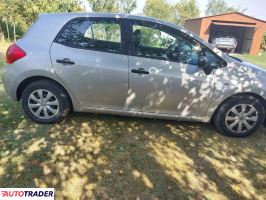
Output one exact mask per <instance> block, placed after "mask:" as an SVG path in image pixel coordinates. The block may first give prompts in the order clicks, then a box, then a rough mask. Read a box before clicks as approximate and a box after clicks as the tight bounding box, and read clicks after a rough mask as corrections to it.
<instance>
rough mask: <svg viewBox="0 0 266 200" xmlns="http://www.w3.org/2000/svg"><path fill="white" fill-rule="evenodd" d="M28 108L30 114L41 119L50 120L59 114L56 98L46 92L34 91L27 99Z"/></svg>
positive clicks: (41, 90)
mask: <svg viewBox="0 0 266 200" xmlns="http://www.w3.org/2000/svg"><path fill="white" fill-rule="evenodd" d="M28 107H29V109H30V111H31V112H32V114H33V115H34V116H36V117H38V118H41V119H50V118H52V117H54V116H55V115H57V113H58V112H59V102H58V99H57V98H56V96H55V95H54V94H53V93H52V92H50V91H48V90H43V89H39V90H35V91H33V92H32V93H31V94H30V96H29V98H28Z"/></svg>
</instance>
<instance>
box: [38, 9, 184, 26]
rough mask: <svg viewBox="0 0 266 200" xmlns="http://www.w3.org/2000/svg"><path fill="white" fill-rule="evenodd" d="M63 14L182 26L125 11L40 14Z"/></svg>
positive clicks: (46, 14) (50, 14) (49, 14)
mask: <svg viewBox="0 0 266 200" xmlns="http://www.w3.org/2000/svg"><path fill="white" fill-rule="evenodd" d="M44 15H45V16H61V17H64V16H65V17H70V16H73V17H106V18H122V19H135V20H143V21H149V22H156V23H159V24H165V25H168V26H174V27H175V28H181V27H180V26H178V25H176V24H174V23H170V22H166V21H162V20H160V19H156V18H153V17H147V16H139V15H128V14H123V13H101V12H97V13H96V12H90V13H88V12H87V13H81V12H69V13H45V14H40V16H44Z"/></svg>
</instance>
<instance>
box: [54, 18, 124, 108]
mask: <svg viewBox="0 0 266 200" xmlns="http://www.w3.org/2000/svg"><path fill="white" fill-rule="evenodd" d="M121 26H122V24H121V21H120V20H119V19H111V18H109V19H108V18H107V19H106V18H77V19H74V20H71V21H70V22H69V23H68V24H67V25H66V26H65V27H64V28H63V30H62V31H61V33H60V34H59V35H58V37H57V38H56V40H55V42H54V43H53V45H52V47H51V59H52V63H53V67H54V69H55V72H56V74H57V75H58V76H59V77H60V78H61V79H62V81H63V82H65V84H66V85H67V86H68V87H69V89H70V90H71V91H72V93H74V95H75V96H76V98H77V99H78V100H79V101H80V104H81V105H82V106H83V107H94V108H110V109H120V110H121V109H124V103H125V100H126V95H127V89H128V56H127V55H126V53H125V49H124V47H123V45H122V37H121V35H122V34H121V30H122V29H121Z"/></svg>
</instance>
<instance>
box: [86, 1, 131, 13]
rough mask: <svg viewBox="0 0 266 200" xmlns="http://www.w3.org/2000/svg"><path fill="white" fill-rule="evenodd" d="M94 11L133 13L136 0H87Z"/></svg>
mask: <svg viewBox="0 0 266 200" xmlns="http://www.w3.org/2000/svg"><path fill="white" fill-rule="evenodd" d="M87 1H88V2H89V4H90V6H91V9H92V11H93V12H121V13H131V12H132V11H133V10H134V9H135V8H136V0H87Z"/></svg>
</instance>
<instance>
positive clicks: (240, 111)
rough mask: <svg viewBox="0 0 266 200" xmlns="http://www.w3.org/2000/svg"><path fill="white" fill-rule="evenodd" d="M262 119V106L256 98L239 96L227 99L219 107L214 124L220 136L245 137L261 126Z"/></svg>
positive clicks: (263, 116)
mask: <svg viewBox="0 0 266 200" xmlns="http://www.w3.org/2000/svg"><path fill="white" fill-rule="evenodd" d="M264 118H265V109H264V106H263V104H262V103H261V102H260V101H259V100H258V99H257V98H255V97H253V96H249V95H239V96H233V97H231V98H229V99H228V100H227V101H226V102H224V103H223V104H222V105H221V106H220V108H219V109H218V111H217V112H216V115H215V117H214V124H215V126H216V128H217V129H218V130H219V131H220V132H221V133H222V134H225V135H229V136H233V137H246V136H249V135H251V134H252V133H254V132H255V131H256V130H257V129H258V127H259V126H261V125H262V123H263V121H264Z"/></svg>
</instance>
